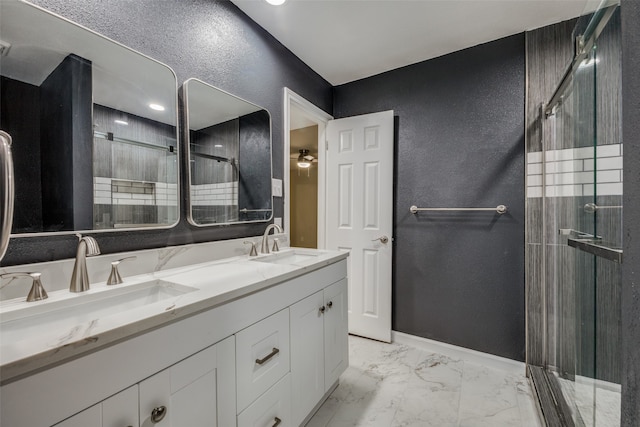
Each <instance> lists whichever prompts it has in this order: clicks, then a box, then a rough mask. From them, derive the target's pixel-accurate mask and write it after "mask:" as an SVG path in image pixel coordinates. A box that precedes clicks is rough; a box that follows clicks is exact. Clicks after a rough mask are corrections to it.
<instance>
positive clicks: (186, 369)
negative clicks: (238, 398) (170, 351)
mask: <svg viewBox="0 0 640 427" xmlns="http://www.w3.org/2000/svg"><path fill="white" fill-rule="evenodd" d="M234 374H235V341H234V337H229V338H227V339H226V340H224V341H222V342H220V343H218V344H216V345H214V346H211V347H209V348H207V349H205V350H202V351H201V352H199V353H196V354H194V355H193V356H191V357H189V358H187V359H185V360H183V361H182V362H179V363H177V364H175V365H173V366H171V367H170V368H168V369H165V370H164V371H161V372H159V373H157V374H156V375H154V376H152V377H150V378H148V379H146V380H144V381H143V382H141V383H140V384H139V390H140V427H152V426H154V427H185V426H198V427H214V426H225V427H226V426H228V425H234V424H235V412H236V405H235V378H234ZM229 394H230V395H232V396H233V397H229V396H228V395H229Z"/></svg>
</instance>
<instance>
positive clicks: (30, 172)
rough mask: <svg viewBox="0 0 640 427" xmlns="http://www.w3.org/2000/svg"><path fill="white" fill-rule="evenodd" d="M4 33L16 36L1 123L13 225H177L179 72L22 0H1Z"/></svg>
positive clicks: (22, 230)
mask: <svg viewBox="0 0 640 427" xmlns="http://www.w3.org/2000/svg"><path fill="white" fill-rule="evenodd" d="M0 39H2V41H3V42H4V43H8V44H10V47H9V48H8V49H6V50H5V52H4V53H3V56H2V61H0V62H1V64H0V89H1V94H0V95H1V98H2V102H1V103H0V126H1V127H2V130H4V131H6V132H8V133H9V134H11V135H12V137H13V147H12V149H13V155H14V161H15V174H16V176H15V183H16V197H15V212H14V221H13V228H12V233H13V234H14V235H16V234H18V235H21V234H26V233H54V232H55V233H58V232H65V233H73V232H75V231H82V230H85V231H105V230H114V229H118V228H140V227H169V226H171V225H172V224H175V223H176V222H177V221H178V192H177V180H178V161H177V157H178V155H177V153H178V149H177V148H178V146H177V117H178V115H177V109H178V103H177V94H176V86H177V84H176V77H175V74H174V73H173V71H172V70H171V69H170V68H169V67H167V66H166V65H164V64H162V63H160V62H157V61H155V60H153V59H151V58H149V57H147V56H145V55H142V54H140V53H138V52H135V51H133V50H131V49H129V48H127V47H125V46H123V45H121V44H118V43H116V42H114V41H112V40H110V39H107V38H105V37H103V36H101V35H99V34H97V33H94V32H93V31H90V30H88V29H86V28H84V27H80V26H78V25H76V24H74V23H73V22H71V21H68V20H66V19H64V18H61V17H59V16H57V15H54V14H52V13H50V12H47V11H46V10H43V9H40V8H38V7H36V6H33V5H30V4H28V3H25V2H20V1H16V0H2V1H0ZM125 181H126V182H129V184H130V185H129V189H128V190H127V189H126V188H125V187H126V186H125V185H124V183H125ZM138 187H144V188H142V189H141V188H138ZM125 190H126V191H125Z"/></svg>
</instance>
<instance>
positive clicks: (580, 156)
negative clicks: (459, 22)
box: [526, 15, 623, 383]
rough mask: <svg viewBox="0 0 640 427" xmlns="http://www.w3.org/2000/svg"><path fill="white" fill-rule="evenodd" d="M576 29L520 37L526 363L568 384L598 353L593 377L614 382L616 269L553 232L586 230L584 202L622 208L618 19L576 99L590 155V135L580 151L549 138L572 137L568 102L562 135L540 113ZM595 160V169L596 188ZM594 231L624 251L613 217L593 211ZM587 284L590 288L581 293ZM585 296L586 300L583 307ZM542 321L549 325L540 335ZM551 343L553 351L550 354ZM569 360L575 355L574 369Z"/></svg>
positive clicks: (565, 26)
mask: <svg viewBox="0 0 640 427" xmlns="http://www.w3.org/2000/svg"><path fill="white" fill-rule="evenodd" d="M575 25H576V21H575V20H574V21H567V22H563V23H560V24H556V25H552V26H549V27H545V28H541V29H538V30H535V31H531V32H528V33H527V77H528V80H527V81H528V87H527V139H526V144H527V229H526V289H527V291H526V292H527V357H528V362H529V363H530V364H532V365H536V366H545V365H548V366H551V367H555V368H556V369H558V371H559V372H560V373H561V374H564V375H566V376H568V377H571V376H573V375H576V374H577V375H593V374H594V373H593V372H587V371H584V370H582V368H581V366H582V365H585V366H587V365H589V366H593V364H594V359H593V358H594V357H596V356H595V355H596V354H597V357H596V359H595V362H596V373H595V375H596V376H597V377H598V378H599V379H603V380H606V381H611V382H616V383H619V382H620V354H619V345H620V300H619V295H620V288H619V287H620V273H621V272H620V270H621V269H620V266H619V265H618V264H615V263H613V262H610V261H606V260H601V259H599V258H598V259H594V257H593V256H587V255H584V254H582V253H579V252H578V251H577V250H576V249H574V248H571V247H568V246H567V245H566V242H565V241H564V240H563V238H562V236H560V234H559V229H560V228H571V229H576V230H589V229H590V228H593V217H592V216H589V215H584V212H583V210H582V209H583V207H584V205H585V204H586V203H593V202H595V203H596V204H598V205H603V206H618V205H621V204H622V186H623V184H622V141H621V138H620V116H619V115H620V107H619V105H620V80H619V74H620V73H619V64H620V58H619V16H617V15H615V16H614V17H613V18H612V20H611V21H610V23H609V25H608V27H607V29H606V30H605V31H604V32H603V34H602V35H601V36H600V38H599V40H598V58H599V63H598V69H597V72H598V78H597V85H596V87H595V93H591V94H586V96H584V99H576V102H579V103H580V102H583V101H584V102H592V100H593V99H594V98H595V99H596V100H597V101H596V109H597V112H598V115H597V123H596V128H597V135H596V139H597V141H598V142H597V144H598V147H597V148H596V150H594V148H593V146H592V144H593V136H592V135H591V136H590V135H578V136H577V137H575V140H577V141H578V144H577V148H572V147H570V146H568V144H567V140H573V139H574V138H573V134H571V135H569V138H564V139H563V138H562V137H561V135H556V132H558V131H561V132H564V133H565V136H566V133H567V132H574V128H575V126H574V124H575V123H574V117H573V114H574V113H576V112H574V111H571V110H572V106H571V102H566V105H563V107H562V108H563V110H564V111H563V114H564V117H563V121H562V125H563V126H562V127H563V128H562V129H559V130H557V129H555V120H557V119H555V118H553V117H552V118H550V119H545V118H543V117H541V113H540V112H541V109H540V107H541V105H542V103H543V102H547V101H548V100H549V99H550V98H551V96H552V94H553V91H554V89H555V87H556V85H557V84H558V83H559V81H560V79H561V77H562V74H563V73H564V70H565V69H566V67H567V66H568V64H569V63H570V61H571V59H572V56H573V43H574V42H573V37H572V30H573V28H574V26H575ZM572 96H582V95H581V94H573V95H572ZM543 147H544V149H543ZM594 154H595V157H594ZM543 156H544V162H545V164H544V169H543ZM594 159H597V169H598V173H597V174H595V179H594V171H593V170H594V166H595V165H596V160H594ZM543 170H544V171H545V172H546V173H545V175H544V177H543ZM594 182H595V183H596V184H595V186H594ZM594 190H595V193H596V194H597V198H596V199H594ZM543 217H544V220H545V221H543ZM545 223H546V229H545V230H543V224H545ZM595 227H596V230H597V234H599V235H601V236H603V237H604V238H605V239H606V240H608V241H609V242H611V243H613V244H614V245H619V244H620V243H621V242H620V240H621V232H620V211H619V210H616V209H612V210H602V211H598V214H597V222H596V226H595ZM543 236H544V237H543ZM543 244H546V251H545V250H544V248H543ZM576 263H579V265H580V268H576ZM594 277H595V279H594ZM587 284H589V286H592V287H593V289H589V290H587V291H585V289H584V287H585V286H587ZM545 286H546V292H545V289H544V287H545ZM578 286H580V288H577V287H578ZM576 290H579V292H576ZM585 294H588V295H591V294H592V296H593V298H591V297H589V298H585V296H584V295H585ZM594 300H595V301H597V307H595V308H594V307H593V301H594ZM589 304H591V305H590V306H589ZM545 307H546V309H547V311H546V312H545ZM596 312H597V318H594V315H595V314H594V313H596ZM545 315H546V318H547V322H548V323H547V324H548V325H549V326H548V327H547V328H546V330H545V321H544V320H545V319H544V318H545ZM576 318H581V319H586V320H587V321H589V322H590V323H592V324H593V325H595V326H594V328H595V332H594V333H595V335H596V338H595V345H596V348H595V351H594V349H593V348H591V346H593V343H588V342H583V341H581V339H580V335H581V333H580V331H577V330H576V329H575V328H576ZM582 333H583V334H584V331H582ZM556 343H560V344H559V345H557V347H556ZM576 346H577V347H576ZM576 353H577V354H579V355H581V358H579V359H578V360H576V358H575V354H576ZM576 370H577V371H578V372H576ZM591 370H592V369H591Z"/></svg>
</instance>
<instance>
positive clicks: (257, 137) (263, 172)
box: [238, 111, 288, 220]
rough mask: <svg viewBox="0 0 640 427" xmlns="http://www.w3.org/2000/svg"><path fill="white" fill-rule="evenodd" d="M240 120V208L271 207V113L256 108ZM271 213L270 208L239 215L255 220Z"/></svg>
mask: <svg viewBox="0 0 640 427" xmlns="http://www.w3.org/2000/svg"><path fill="white" fill-rule="evenodd" d="M239 120H240V156H239V163H240V182H238V208H239V209H244V208H247V209H269V208H271V201H270V200H269V199H268V198H265V197H264V195H265V194H269V192H270V188H271V182H270V181H269V179H268V177H269V174H270V173H271V170H270V169H271V168H270V167H269V163H268V162H265V161H264V159H268V158H269V114H267V112H266V111H256V112H255V113H251V114H246V115H244V116H241V117H240V118H239ZM287 166H288V165H287ZM265 214H266V215H267V217H268V212H247V213H246V214H241V215H240V218H242V219H247V220H253V219H260V218H264V217H265Z"/></svg>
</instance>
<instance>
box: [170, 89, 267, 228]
mask: <svg viewBox="0 0 640 427" xmlns="http://www.w3.org/2000/svg"><path fill="white" fill-rule="evenodd" d="M192 81H195V82H198V83H201V84H203V85H205V86H208V87H210V88H212V89H215V90H217V91H219V92H222V93H223V94H225V95H229V96H232V97H234V98H236V99H239V100H240V101H243V102H246V103H247V104H251V105H253V106H255V107H258V108H260V109H261V110H264V111H266V112H267V114H268V115H269V170H270V171H271V173H270V177H271V181H272V182H273V120H272V119H271V113H270V112H269V110H267V109H266V108H264V107H261V106H259V105H258V104H254V103H253V102H250V101H247V100H246V99H244V98H240V97H239V96H236V95H234V94H232V93H229V92H227V91H226V90H223V89H220V88H218V87H215V86H213V85H211V84H209V83H207V82H204V81H202V80H200V79H198V78H195V77H192V78H189V79H187V80H185V81H184V83H182V86H181V87H180V91H181V92H180V94H181V97H182V100H183V112H184V114H183V116H184V121H183V124H184V129H183V140H184V147H183V150H184V151H185V156H184V158H185V163H186V166H185V169H186V170H185V172H186V177H187V182H186V191H185V193H186V200H187V221H188V222H189V224H191V225H193V226H194V227H199V228H203V227H216V226H229V225H242V224H252V223H261V222H263V223H266V222H271V221H272V220H273V214H274V213H273V207H274V203H273V187H272V184H271V183H270V185H269V188H271V197H270V198H271V214H270V215H269V217H268V218H266V219H256V220H250V221H231V222H214V223H211V224H199V223H197V222H196V221H195V220H194V219H193V206H192V204H191V150H190V149H189V147H190V145H191V138H190V132H191V130H190V128H189V89H188V86H189V85H188V83H189V82H192Z"/></svg>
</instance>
